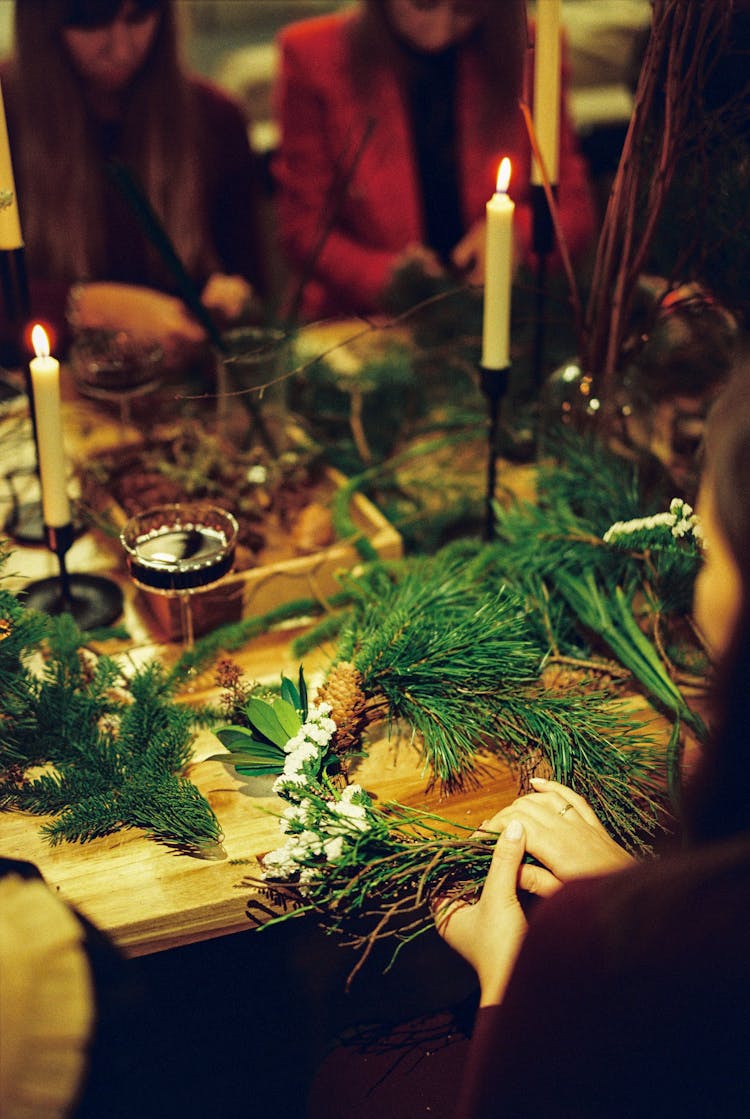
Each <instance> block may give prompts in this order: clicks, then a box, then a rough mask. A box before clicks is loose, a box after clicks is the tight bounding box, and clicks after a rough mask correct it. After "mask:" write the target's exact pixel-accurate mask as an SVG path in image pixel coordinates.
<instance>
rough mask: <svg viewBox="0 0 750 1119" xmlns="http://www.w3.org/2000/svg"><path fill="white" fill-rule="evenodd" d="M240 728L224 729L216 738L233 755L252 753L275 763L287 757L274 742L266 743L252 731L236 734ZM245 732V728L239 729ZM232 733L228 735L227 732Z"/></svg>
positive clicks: (218, 732)
mask: <svg viewBox="0 0 750 1119" xmlns="http://www.w3.org/2000/svg"><path fill="white" fill-rule="evenodd" d="M237 729H238V728H236V727H222V728H221V729H220V730H218V731H217V732H216V737H217V738H218V740H219V742H220V743H221V744H222V746H226V748H227V750H229V751H231V753H233V754H234V753H240V754H247V753H252V754H253V756H254V757H258V758H268V759H269V760H271V761H275V760H276V759H277V758H282V759H283V758H284V757H286V754H285V751H284V750H282V749H281V748H280V747H279V746H276V745H274V743H273V742H264V741H261V740H260V739H258V738H255V737H254V736H253V734H252V732H251V731H249V730H247V731H245V733H244V735H242V736H240V735H238V734H236V733H235V732H236V731H237ZM239 729H241V730H244V728H239ZM227 731H229V732H230V733H229V734H227V733H226V732H227Z"/></svg>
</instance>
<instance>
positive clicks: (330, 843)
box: [323, 835, 344, 863]
mask: <svg viewBox="0 0 750 1119" xmlns="http://www.w3.org/2000/svg"><path fill="white" fill-rule="evenodd" d="M323 853H324V855H325V857H326V858H327V859H328V862H329V863H335V862H336V860H337V859H340V858H341V856H342V855H343V853H344V837H343V835H335V836H333V837H332V838H331V839H326V841H325V843H324V844H323Z"/></svg>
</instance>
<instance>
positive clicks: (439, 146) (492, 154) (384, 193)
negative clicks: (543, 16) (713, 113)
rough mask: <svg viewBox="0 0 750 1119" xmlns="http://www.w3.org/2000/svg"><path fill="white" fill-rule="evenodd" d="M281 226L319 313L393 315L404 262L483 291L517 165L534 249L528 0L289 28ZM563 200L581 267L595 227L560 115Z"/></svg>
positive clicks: (281, 86) (321, 20)
mask: <svg viewBox="0 0 750 1119" xmlns="http://www.w3.org/2000/svg"><path fill="white" fill-rule="evenodd" d="M278 44H279V48H280V56H281V57H280V73H279V80H278V82H277V86H276V89H275V94H274V96H275V111H276V115H277V118H278V120H279V123H280V128H281V138H280V143H279V150H278V154H277V158H276V160H275V163H274V173H275V176H276V181H277V210H278V231H279V239H280V244H281V248H282V250H283V251H284V253H285V255H286V257H287V260H288V263H289V265H290V267H291V270H292V272H293V276H292V288H293V291H294V293H295V295H296V294H297V293H301V295H300V296H299V298H298V299H297V302H298V305H299V306H298V307H293V308H292V310H293V311H297V310H299V311H300V313H301V316H302V317H303V318H305V319H308V320H309V319H313V318H318V317H323V316H327V315H337V314H338V315H340V314H344V315H346V314H352V313H354V314H357V313H362V314H368V313H372V312H377V311H379V310H383V308H384V302H387V299H388V294H389V292H390V291H391V290H392V287H393V285H394V282H395V281H397V279H398V277H399V276H400V275H403V273H404V270H405V269H416V270H419V271H421V272H422V273H423V274H424V275H426V276H427V277H433V278H442V277H446V276H451V275H452V276H454V277H456V278H459V277H460V278H462V279H464V280H465V281H466V282H467V283H471V284H482V283H483V282H484V251H485V245H484V240H485V234H484V228H485V206H486V203H487V201H488V199H489V198H490V197H491V195H492V193H493V191H494V189H495V185H496V179H497V172H498V165H499V162H500V159H501V158H502V157H503V156H506V155H507V156H509V157H510V159H511V162H512V176H511V182H510V189H509V193H510V195H511V197H512V198H513V199H514V201H516V202H517V208H516V215H515V231H516V242H517V243H516V259H517V260H518V261H523V260H527V259H528V257H529V254H530V252H531V205H530V175H531V145H530V142H529V139H528V137H527V134H526V129H525V126H524V121H523V115H522V111H521V108H520V104H519V101H520V98H521V96H522V93H523V87H524V65H525V58H526V53H527V27H526V14H525V4H524V3H523V0H503V2H502V3H495V2H494V0H429V2H425V0H363V3H361V4H360V5H358V6H356V7H355V8H353V9H347V10H346V11H344V12H339V13H334V14H333V15H326V16H320V17H317V18H312V19H308V20H302V21H299V22H297V23H293V24H291V25H289V26H287V27H286V28H284V29H283V31H282V32H281V33H280V34H279V37H278ZM560 119H561V127H560V182H559V194H558V204H559V211H560V218H561V224H562V228H563V231H564V234H565V238H566V242H567V245H568V248H569V250H570V252H571V254H572V256H573V257H574V259H580V257H581V254H582V253H583V251H584V250H585V249H586V248H587V247H588V246H589V245H590V243H591V239H592V237H593V234H594V231H595V209H594V204H593V200H592V194H591V190H590V185H589V181H588V176H587V171H586V166H585V163H584V161H583V159H582V158H581V156H580V154H579V151H578V147H577V141H576V137H575V134H574V131H573V127H572V125H571V123H570V119H569V117H568V114H567V112H566V100H565V93H564V91H563V104H562V107H561V118H560Z"/></svg>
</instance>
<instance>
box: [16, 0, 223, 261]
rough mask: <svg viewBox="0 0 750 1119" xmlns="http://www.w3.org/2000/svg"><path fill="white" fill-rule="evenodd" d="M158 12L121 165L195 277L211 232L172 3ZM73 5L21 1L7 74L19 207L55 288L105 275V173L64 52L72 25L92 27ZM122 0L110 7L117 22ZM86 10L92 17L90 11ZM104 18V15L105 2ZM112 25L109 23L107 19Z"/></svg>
mask: <svg viewBox="0 0 750 1119" xmlns="http://www.w3.org/2000/svg"><path fill="white" fill-rule="evenodd" d="M145 6H146V7H147V8H150V9H154V8H155V9H156V10H158V11H159V16H160V18H159V25H158V28H157V31H156V34H155V37H154V42H153V43H152V46H151V50H150V52H149V55H148V57H147V59H146V61H145V63H144V65H143V67H142V69H141V70H140V72H139V73H138V74H137V75H136V77H135V78H134V80H133V83H132V86H131V88H130V90H129V91H128V95H127V96H128V102H127V110H126V113H125V118H124V121H123V134H122V153H123V158H124V159H125V161H126V162H127V163H128V165H129V166H130V167H131V169H132V170H133V171H134V172H135V173H136V174H137V175H138V177H139V178H140V180H141V182H142V183H143V185H144V188H145V190H146V193H147V194H148V197H149V199H150V201H151V204H152V206H153V207H154V209H155V210H156V212H157V213H158V214H159V216H160V218H161V220H162V221H163V223H164V225H165V227H166V229H167V230H168V232H169V234H170V236H171V237H172V240H173V242H174V244H175V246H176V248H177V251H178V253H179V254H180V256H181V258H182V260H183V261H184V262H185V264H186V266H187V267H188V269H190V270H191V271H196V270H201V269H207V268H208V267H210V266H211V265H212V264H213V262H212V261H211V260H210V259H209V258H210V252H209V249H208V243H209V240H208V235H207V231H206V230H205V229H204V228H202V226H203V222H202V221H201V220H200V215H202V214H203V212H204V210H203V205H202V199H201V194H200V183H199V178H198V174H197V172H198V168H197V166H196V162H195V156H194V151H195V147H194V142H193V128H194V118H195V114H194V113H193V112H192V111H191V86H190V83H189V81H188V79H187V76H186V73H185V70H184V69H183V66H182V64H181V59H180V54H179V36H178V32H177V26H176V17H175V10H174V6H173V3H172V0H155V2H154V0H145ZM85 7H86V6H85V5H81V3H80V2H78V3H76V0H16V12H15V36H14V49H13V54H12V58H11V62H10V68H9V72H8V79H7V80H8V82H9V87H10V89H11V91H12V102H13V112H14V123H15V128H16V135H17V142H16V144H15V150H14V153H13V156H14V165H15V167H16V168H17V174H18V179H19V183H21V184H22V187H19V202H20V206H21V211H22V215H21V216H22V223H23V231H24V238H25V241H26V244H27V257H28V262H29V268H30V270H32V271H34V272H35V273H36V274H37V275H38V276H40V277H43V278H47V279H51V280H68V279H73V278H80V279H85V278H92V279H95V278H98V277H104V276H106V257H105V245H104V243H103V241H104V233H103V223H102V221H101V220H100V218H101V215H102V205H103V203H102V199H103V195H104V185H105V184H104V177H105V175H106V170H105V168H104V167H103V165H102V160H101V157H100V155H99V153H98V152H97V150H96V148H95V146H94V144H93V142H92V136H91V127H90V124H91V122H90V117H89V112H88V110H87V106H86V101H85V96H84V88H83V83H82V82H81V80H80V78H79V76H78V74H77V73H76V71H75V69H74V67H73V65H72V63H71V61H70V60H69V58H68V55H67V52H66V50H65V45H64V42H63V39H62V30H63V28H64V27H65V26H71V25H74V24H76V22H78V25H81V24H83V25H91V20H90V19H89V20H88V24H87V23H86V22H85V21H86V15H85V12H84V14H83V15H81V12H82V11H83V10H84V9H85ZM121 7H122V2H119V3H118V2H112V3H109V4H108V7H107V14H108V15H109V17H110V18H114V16H115V15H116V14H117V11H118V10H119V9H120V8H121ZM88 9H90V10H93V9H94V6H92V4H89V5H88ZM97 10H98V12H100V13H101V12H103V11H104V8H103V6H102V5H101V4H100V5H99V7H98V9H97ZM104 22H106V20H104Z"/></svg>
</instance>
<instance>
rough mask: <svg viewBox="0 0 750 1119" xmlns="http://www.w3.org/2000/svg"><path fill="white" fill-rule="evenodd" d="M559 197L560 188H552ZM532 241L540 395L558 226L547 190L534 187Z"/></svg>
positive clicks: (534, 367)
mask: <svg viewBox="0 0 750 1119" xmlns="http://www.w3.org/2000/svg"><path fill="white" fill-rule="evenodd" d="M552 193H553V195H554V196H555V197H556V196H557V187H553V188H552ZM531 206H532V241H531V247H532V250H533V252H534V255H535V256H536V316H535V329H534V352H533V357H532V371H533V384H534V389H535V390H536V393H537V395H538V393H539V391H540V389H541V387H542V381H543V379H544V343H545V337H544V328H545V305H546V302H547V263H548V261H549V257H550V254H551V252H552V250H553V249H554V247H555V226H554V223H553V221H552V213H551V211H550V208H549V202H548V200H547V193H546V191H545V189H544V187H543V186H536V185H535V186H532V188H531Z"/></svg>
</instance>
